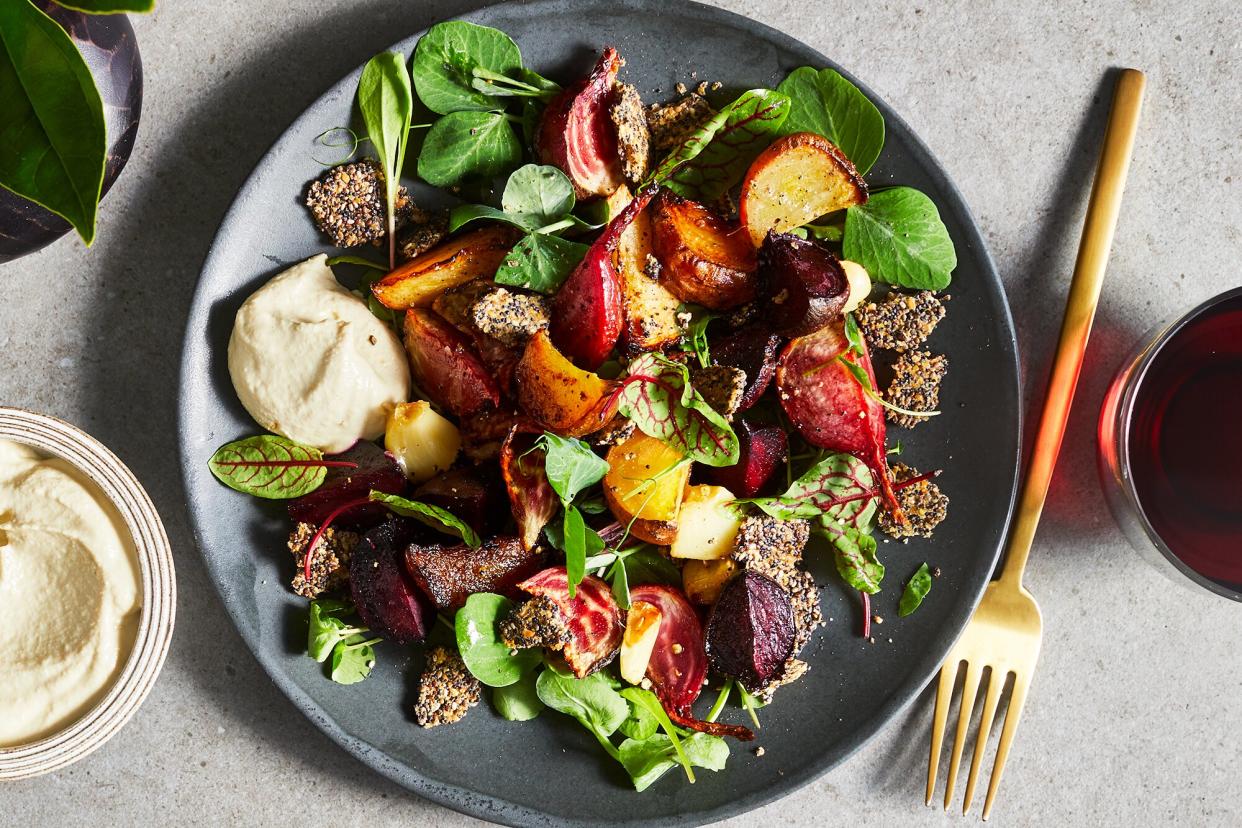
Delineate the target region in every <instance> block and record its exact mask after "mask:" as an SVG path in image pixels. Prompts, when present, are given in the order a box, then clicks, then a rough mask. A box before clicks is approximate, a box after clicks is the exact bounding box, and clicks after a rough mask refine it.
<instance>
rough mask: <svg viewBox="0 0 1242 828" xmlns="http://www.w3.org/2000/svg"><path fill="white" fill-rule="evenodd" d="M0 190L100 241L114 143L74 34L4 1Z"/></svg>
mask: <svg viewBox="0 0 1242 828" xmlns="http://www.w3.org/2000/svg"><path fill="white" fill-rule="evenodd" d="M0 101H3V102H4V103H3V112H4V114H3V116H0V147H3V151H0V186H3V187H5V188H6V189H8V190H11V191H13V192H14V193H16V194H17V195H19V196H21V197H22V198H25V199H28V200H30V201H33V202H35V203H36V204H39V205H42V206H43V207H46V208H47V209H48V210H51V211H52V212H53V213H56V214H57V215H58V216H61V217H62V218H64V219H65V220H66V221H68V222H69V223H70V224H72V225H73V227H74V229H75V230H77V231H78V235H79V236H81V237H82V241H84V242H85V243H86V244H87V245H89V244H91V243H92V242H93V241H94V240H95V219H96V216H97V214H98V211H99V196H100V189H101V187H102V186H103V177H104V163H105V158H106V155H107V148H108V142H107V137H106V133H105V127H104V115H103V103H102V101H101V99H100V97H99V90H98V89H97V88H96V86H95V81H94V79H93V78H92V77H91V73H90V69H89V68H87V65H86V61H85V60H84V59H83V58H82V55H81V54H80V53H79V52H78V49H77V47H76V46H75V45H74V43H73V41H72V40H70V39H69V35H67V34H65V30H64V29H62V28H61V27H60V26H59V25H58V24H57V23H56V22H55V21H53V20H52V19H51V18H50V17H48V16H47V15H46V14H44V13H43V12H42V11H40V10H39V9H37V8H35V6H34V5H33V4H31V3H27V2H5V3H0Z"/></svg>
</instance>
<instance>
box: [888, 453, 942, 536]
mask: <svg viewBox="0 0 1242 828" xmlns="http://www.w3.org/2000/svg"><path fill="white" fill-rule="evenodd" d="M891 469H892V472H893V483H894V484H897V483H904V482H906V481H907V480H911V479H913V478H915V477H918V476H919V472H918V470H917V469H913V468H911V467H910V466H907V465H906V464H904V463H893V464H892V466H891ZM897 502H898V503H900V504H901V509H902V511H903V512H905V515H906V518H907V519H908V520H909V525H907V526H902V525H901V524H899V523H897V522H896V521H894V520H893V519H892V517H890V515H889V513H888V510H886V509H882V510H881V511H880V514H879V519H878V521H877V522H878V524H879V526H880V529H881V530H883V531H884V533H885V534H886V535H889V536H890V537H894V538H909V537H914V536H915V535H919V536H921V537H924V538H930V537H931V536H932V530H933V529H935V528H936V526H937V525H939V523H940V521H942V520H944V519H945V516H946V515H947V514H948V512H949V498H948V496H947V495H945V494H944V493H943V492H941V491H940V487H939V486H937V485H936V484H935V483H933V482H932V481H930V480H921V481H919V482H918V483H914V484H912V485H910V486H905V487H903V488H900V489H898V490H897Z"/></svg>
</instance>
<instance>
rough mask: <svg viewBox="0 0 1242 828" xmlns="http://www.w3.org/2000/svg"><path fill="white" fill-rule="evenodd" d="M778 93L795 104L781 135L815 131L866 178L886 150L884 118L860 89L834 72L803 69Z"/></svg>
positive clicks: (790, 77)
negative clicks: (787, 97)
mask: <svg viewBox="0 0 1242 828" xmlns="http://www.w3.org/2000/svg"><path fill="white" fill-rule="evenodd" d="M776 89H777V91H779V92H784V93H785V94H786V95H788V96H789V98H790V100H791V101H792V102H793V103H792V106H791V107H790V110H789V117H788V118H786V119H785V125H784V129H783V130H782V132H784V133H785V134H786V135H789V134H792V133H794V132H814V133H817V134H819V135H822V136H824V137H825V138H827V139H828V140H829V141H831V142H832V143H834V144H836V145H837V146H838V147H840V148H841V151H842V152H844V153H845V156H846V157H847V158H849V159H850V161H853V162H854V167H855V168H856V169H857V170H858V172H859V174H861V175H865V174H866V172H867V171H868V170H870V169H871V166H872V165H873V164H874V163H875V160H876V159H877V158H879V157H880V150H882V149H884V116H883V115H881V114H880V110H878V109H876V106H875V104H873V103H872V102H871V101H870V99H868V98H867V96H866V95H864V94H863V93H862V92H861V91H860V90H859V88H858V87H857V86H855V85H854V84H852V83H850V82H849V81H847V80H846V79H845V78H844V77H842V76H841V74H840V73H838V72H836V71H834V70H832V69H820V70H819V71H816V70H815V69H812V68H811V67H810V66H803V67H802V68H800V69H795V70H794V71H792V72H790V73H789V76H788V77H787V78H785V80H783V81H781V85H780V86H778V87H776Z"/></svg>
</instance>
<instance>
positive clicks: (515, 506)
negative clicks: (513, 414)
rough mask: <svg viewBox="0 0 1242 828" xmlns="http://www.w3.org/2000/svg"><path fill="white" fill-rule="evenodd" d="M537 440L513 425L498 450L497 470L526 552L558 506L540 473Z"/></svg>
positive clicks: (545, 478)
mask: <svg viewBox="0 0 1242 828" xmlns="http://www.w3.org/2000/svg"><path fill="white" fill-rule="evenodd" d="M537 439H538V435H537V434H532V433H529V432H527V431H526V430H525V429H523V428H522V427H521V426H514V427H513V429H512V430H510V432H509V436H508V438H506V439H505V442H504V445H503V446H501V448H500V471H501V474H503V475H504V479H505V490H506V492H507V493H508V495H509V508H510V510H512V512H513V519H514V520H515V521H517V525H518V536H519V537H520V538H521V541H522V545H523V546H524V547H526V548H527V549H533V548H534V547H535V546H536V545H537V544H538V543H539V533H540V532H542V531H543V527H544V526H546V525H547V524H548V521H550V520H551V519H552V516H553V515H555V514H556V510H557V507H559V506H560V504H561V501H560V498H558V497H557V496H556V492H555V491H553V489H552V485H551V484H550V483H548V476H547V474H545V473H544V468H543V461H544V450H543V449H542V448H538V449H537V448H535V441H536V440H537Z"/></svg>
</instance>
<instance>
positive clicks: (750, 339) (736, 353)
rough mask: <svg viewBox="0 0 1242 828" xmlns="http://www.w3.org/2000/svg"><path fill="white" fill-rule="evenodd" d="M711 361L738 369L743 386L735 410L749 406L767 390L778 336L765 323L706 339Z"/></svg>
mask: <svg viewBox="0 0 1242 828" xmlns="http://www.w3.org/2000/svg"><path fill="white" fill-rule="evenodd" d="M709 344H710V346H711V354H712V362H714V363H715V364H716V365H728V366H730V367H732V368H740V369H741V370H742V371H744V372H745V374H746V388H745V389H744V390H743V392H742V401H741V402H740V403H739V404H738V409H737V413H741V412H743V411H745V410H746V409H748V408H750V407H751V406H752V405H754V404H755V403H756V402H758V401H759V398H760V397H761V396H763V392H764V391H767V390H768V385H770V384H771V382H772V377H773V375H774V374H775V373H776V355H777V352H778V351H780V347H781V338H780V336H779V335H778V334H776V333H774V332H773V331H772V330H771V329H770V328H768V327H767V326H765V325H748V326H747V327H745V328H739V329H738V330H736V331H734V332H733V333H730V334H727V335H726V336H722V337H719V338H715V339H712V340H711V341H710V343H709Z"/></svg>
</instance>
